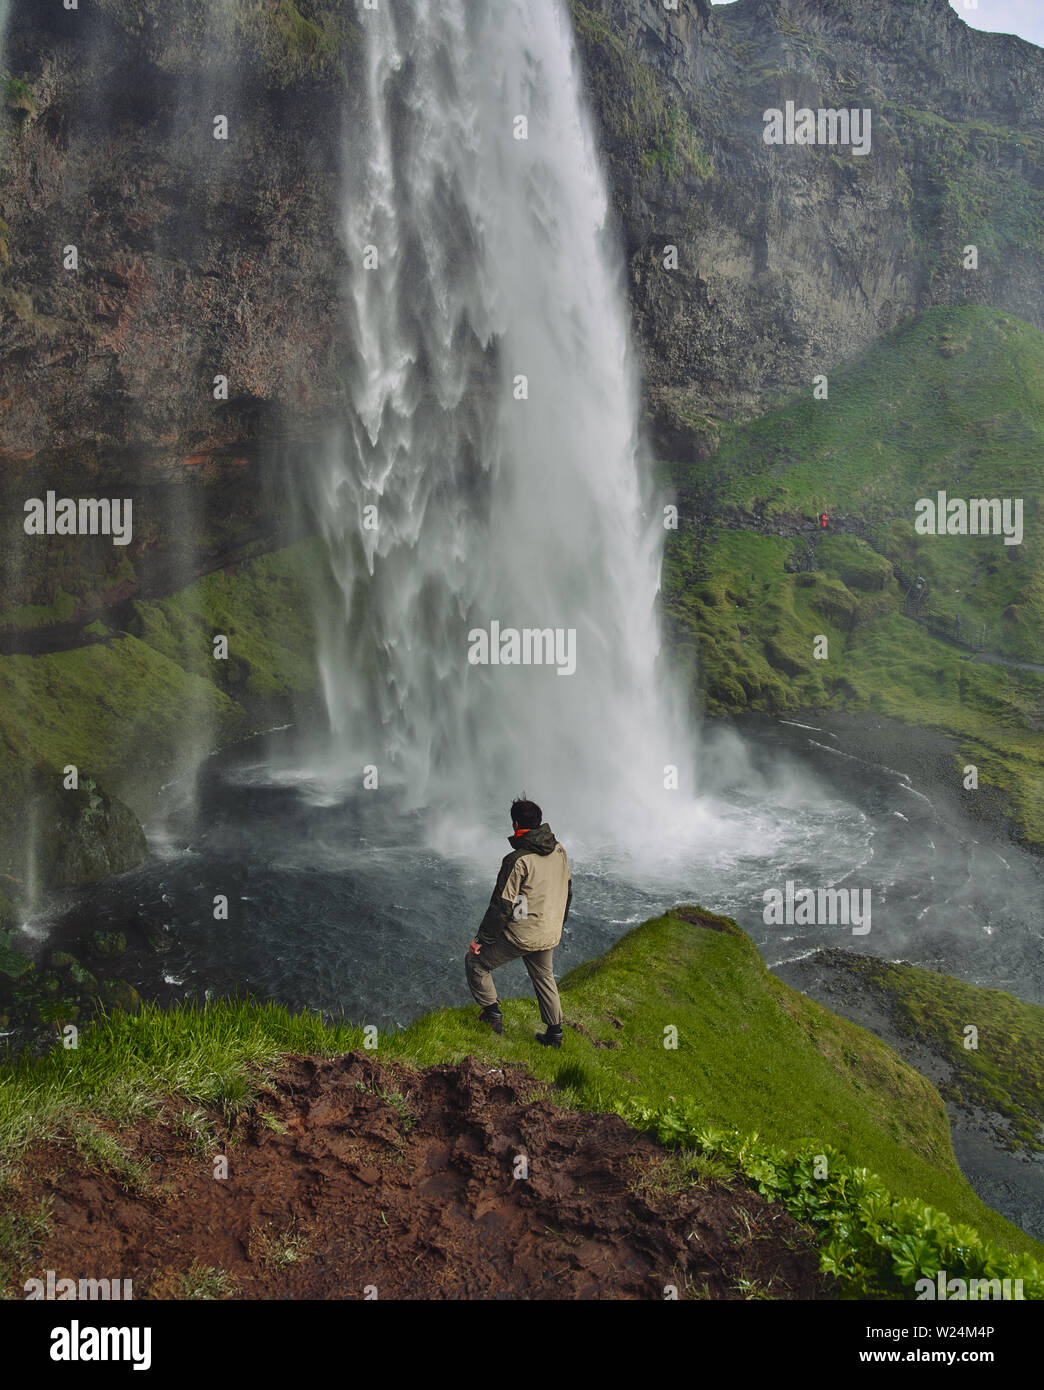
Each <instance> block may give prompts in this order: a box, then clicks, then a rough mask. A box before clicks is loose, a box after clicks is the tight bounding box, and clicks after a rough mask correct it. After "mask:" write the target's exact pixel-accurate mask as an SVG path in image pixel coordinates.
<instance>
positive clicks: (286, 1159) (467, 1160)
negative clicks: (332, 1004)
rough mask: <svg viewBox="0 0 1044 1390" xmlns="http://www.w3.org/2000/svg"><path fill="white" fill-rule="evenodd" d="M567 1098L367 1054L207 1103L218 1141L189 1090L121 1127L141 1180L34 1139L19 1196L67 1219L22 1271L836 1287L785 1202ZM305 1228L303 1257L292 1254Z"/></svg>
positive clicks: (509, 1078)
mask: <svg viewBox="0 0 1044 1390" xmlns="http://www.w3.org/2000/svg"><path fill="white" fill-rule="evenodd" d="M551 1095H553V1090H552V1088H550V1087H549V1086H547V1085H546V1084H545V1083H543V1082H540V1081H537V1080H536V1079H534V1078H533V1077H531V1076H529V1075H528V1074H527V1073H526V1072H524V1071H523V1070H521V1069H519V1068H514V1067H511V1068H504V1069H490V1068H487V1067H486V1066H485V1065H484V1064H481V1063H478V1062H476V1061H475V1060H474V1059H472V1058H466V1059H465V1060H464V1062H463V1063H461V1064H460V1065H459V1066H436V1067H429V1068H427V1069H425V1070H423V1071H414V1070H411V1069H409V1068H407V1067H405V1066H402V1065H399V1064H390V1063H381V1062H377V1061H376V1060H375V1059H374V1058H373V1057H372V1056H371V1055H369V1054H367V1053H363V1052H354V1053H349V1054H347V1055H346V1056H344V1057H341V1058H337V1059H333V1060H327V1059H317V1058H309V1057H293V1058H289V1059H287V1060H286V1061H285V1062H284V1063H283V1064H282V1065H281V1066H280V1068H279V1069H278V1071H277V1072H276V1073H275V1074H274V1075H273V1076H272V1077H271V1078H270V1079H269V1080H268V1081H267V1082H266V1083H265V1084H264V1085H263V1088H262V1090H261V1092H260V1095H259V1097H258V1098H257V1100H256V1102H255V1103H254V1104H252V1105H251V1108H250V1110H249V1111H248V1112H247V1113H245V1114H243V1115H241V1116H240V1117H239V1118H238V1119H237V1120H236V1121H234V1122H233V1123H232V1125H231V1127H230V1128H226V1127H225V1125H224V1123H223V1121H222V1119H221V1117H220V1115H219V1114H217V1113H213V1114H211V1115H210V1116H209V1122H210V1124H211V1126H212V1129H213V1131H214V1132H216V1133H217V1135H218V1142H217V1144H216V1145H214V1146H212V1147H210V1148H209V1150H208V1152H206V1153H204V1152H203V1151H202V1150H201V1147H200V1145H199V1141H198V1139H197V1141H196V1144H195V1147H194V1146H193V1142H192V1139H191V1136H190V1135H188V1134H186V1133H185V1132H184V1128H183V1127H182V1128H181V1129H180V1130H179V1128H178V1120H179V1116H183V1115H184V1111H183V1109H182V1108H180V1107H179V1106H177V1105H175V1104H174V1103H173V1102H172V1103H171V1104H170V1106H169V1107H168V1110H167V1111H166V1113H165V1114H164V1115H163V1116H161V1117H158V1118H156V1119H152V1120H150V1121H148V1122H146V1123H143V1124H141V1125H140V1126H138V1127H136V1128H134V1129H132V1130H126V1131H123V1132H122V1133H120V1134H119V1136H118V1137H119V1140H120V1142H121V1144H122V1145H123V1146H124V1148H125V1149H126V1150H127V1151H128V1153H129V1154H130V1155H131V1156H132V1157H133V1158H135V1159H146V1160H151V1163H150V1164H149V1165H148V1166H149V1168H150V1172H151V1176H150V1177H149V1178H148V1179H147V1181H146V1185H145V1188H144V1190H143V1191H141V1192H134V1191H131V1190H128V1187H127V1185H126V1184H125V1183H123V1182H121V1181H120V1180H119V1179H118V1178H116V1177H115V1176H113V1175H111V1174H110V1173H108V1172H105V1171H101V1170H100V1169H98V1168H96V1167H92V1166H90V1165H88V1164H87V1163H86V1162H85V1160H84V1159H83V1158H82V1157H81V1156H80V1155H79V1154H78V1153H77V1151H76V1149H75V1147H74V1146H73V1145H72V1144H71V1143H61V1142H54V1143H52V1144H50V1145H48V1146H46V1147H43V1148H37V1149H36V1150H34V1151H33V1152H32V1153H31V1154H30V1155H29V1156H28V1162H27V1163H26V1164H24V1165H23V1166H21V1169H20V1171H21V1177H20V1179H19V1195H18V1197H17V1199H16V1205H17V1206H18V1207H19V1208H23V1207H24V1208H26V1209H28V1207H29V1206H30V1204H33V1203H38V1202H39V1200H40V1198H41V1197H50V1198H51V1199H52V1201H53V1218H54V1219H53V1233H52V1234H51V1235H50V1236H49V1237H48V1238H47V1240H46V1241H45V1242H44V1244H43V1245H42V1246H41V1247H40V1248H39V1250H38V1251H37V1252H36V1254H35V1255H34V1258H33V1260H32V1263H31V1266H27V1267H26V1268H25V1269H24V1271H23V1273H22V1275H21V1279H25V1278H28V1277H30V1276H37V1277H43V1273H44V1271H46V1270H48V1269H51V1270H54V1271H55V1272H56V1277H57V1278H59V1279H60V1278H63V1277H74V1278H80V1277H84V1278H86V1277H92V1278H117V1277H119V1278H132V1279H133V1280H134V1296H135V1297H136V1298H139V1299H140V1298H148V1297H152V1298H173V1297H184V1296H185V1289H184V1286H183V1284H182V1279H183V1276H184V1275H185V1274H186V1273H187V1272H188V1270H189V1269H190V1267H191V1266H193V1264H196V1265H198V1266H205V1267H207V1268H209V1269H216V1270H222V1271H225V1272H226V1274H227V1275H229V1276H231V1281H232V1282H231V1284H230V1285H229V1286H228V1290H227V1293H226V1295H225V1296H228V1293H230V1294H231V1296H234V1297H240V1298H297V1299H330V1298H363V1297H365V1296H366V1293H365V1290H366V1288H367V1286H376V1289H377V1296H378V1297H379V1298H381V1299H387V1298H410V1299H421V1298H425V1299H428V1298H432V1299H441V1298H481V1299H601V1298H627V1299H630V1298H634V1299H641V1298H648V1299H662V1298H664V1297H665V1286H667V1285H671V1284H673V1285H675V1286H676V1287H677V1291H678V1297H679V1298H692V1297H710V1298H725V1299H738V1298H744V1297H750V1296H752V1295H757V1296H765V1295H766V1294H767V1295H768V1296H770V1297H775V1298H787V1299H795V1298H822V1297H829V1296H830V1290H829V1288H828V1286H827V1284H826V1281H825V1280H824V1279H823V1278H822V1276H820V1274H819V1273H818V1263H819V1262H818V1258H817V1255H816V1252H815V1249H814V1248H813V1246H812V1243H811V1238H810V1236H809V1233H808V1232H807V1231H805V1230H804V1229H803V1228H802V1227H800V1226H798V1225H796V1224H795V1222H794V1221H793V1220H792V1219H791V1218H790V1217H789V1216H787V1214H786V1213H785V1212H784V1211H783V1210H782V1208H780V1207H779V1206H773V1205H770V1204H768V1203H766V1202H765V1201H763V1199H762V1198H760V1197H759V1196H758V1195H757V1194H755V1193H753V1192H750V1191H749V1190H747V1189H745V1188H742V1187H739V1186H735V1185H723V1184H720V1183H707V1184H704V1185H700V1186H689V1187H687V1188H686V1189H685V1190H684V1191H681V1192H671V1191H669V1190H667V1182H668V1181H669V1179H670V1175H671V1172H672V1160H671V1158H670V1156H669V1155H668V1153H667V1151H666V1150H664V1149H663V1147H662V1146H661V1145H659V1144H658V1143H657V1142H656V1141H655V1140H653V1139H652V1138H650V1137H648V1136H647V1135H644V1134H640V1133H638V1132H637V1131H635V1130H632V1129H630V1128H628V1126H627V1125H626V1124H625V1123H624V1122H623V1120H621V1119H620V1118H619V1117H618V1116H614V1115H590V1114H583V1113H578V1112H576V1111H571V1110H565V1109H562V1108H561V1107H559V1106H557V1105H555V1104H554V1103H553V1102H552V1100H551V1099H549V1097H550V1096H551ZM388 1098H390V1099H388ZM284 1129H285V1133H283V1132H280V1131H282V1130H284ZM216 1152H221V1153H225V1154H226V1155H227V1157H228V1177H227V1179H225V1180H222V1179H220V1178H215V1177H214V1176H213V1175H212V1174H213V1166H212V1163H213V1155H214V1153H216ZM520 1154H524V1155H525V1157H526V1160H527V1163H528V1176H527V1177H524V1178H523V1177H515V1176H514V1173H515V1169H516V1159H517V1156H518V1155H520ZM295 1239H296V1240H298V1241H300V1242H305V1244H304V1245H303V1248H300V1249H299V1250H298V1253H297V1258H296V1259H294V1260H293V1261H283V1260H281V1259H280V1253H281V1251H282V1250H284V1249H285V1248H286V1243H287V1241H288V1240H295ZM18 1292H19V1293H20V1290H19V1291H18ZM369 1296H371V1297H372V1296H373V1293H372V1291H371V1293H370V1295H369Z"/></svg>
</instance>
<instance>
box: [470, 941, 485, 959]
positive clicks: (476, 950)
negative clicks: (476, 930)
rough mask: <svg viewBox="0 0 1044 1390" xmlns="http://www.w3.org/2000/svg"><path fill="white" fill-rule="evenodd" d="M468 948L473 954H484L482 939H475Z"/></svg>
mask: <svg viewBox="0 0 1044 1390" xmlns="http://www.w3.org/2000/svg"><path fill="white" fill-rule="evenodd" d="M468 950H469V951H470V952H471V954H472V955H473V956H480V955H481V954H482V943H481V941H473V942H472V943H471V945H470V946H469V947H468Z"/></svg>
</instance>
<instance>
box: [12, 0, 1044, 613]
mask: <svg viewBox="0 0 1044 1390" xmlns="http://www.w3.org/2000/svg"><path fill="white" fill-rule="evenodd" d="M572 13H573V18H574V22H575V25H576V29H577V34H578V38H579V44H580V50H581V55H582V61H583V65H584V69H585V78H586V83H587V86H588V89H589V92H590V96H591V101H592V105H593V108H594V111H595V114H596V117H597V120H598V122H599V124H600V127H601V132H602V138H603V143H604V148H605V154H606V160H607V165H608V172H609V177H610V182H611V187H612V194H613V201H614V206H615V209H616V213H617V216H618V219H619V226H620V230H621V232H622V236H623V240H624V244H625V247H626V253H627V258H628V269H629V277H630V289H631V296H632V303H633V309H634V319H635V325H636V329H637V335H638V341H639V344H640V350H641V354H642V359H643V365H644V371H645V378H646V389H647V403H648V406H649V410H650V417H651V419H652V421H653V423H654V425H655V427H656V442H657V444H658V447H659V450H660V452H661V453H664V454H667V455H669V456H671V457H675V458H685V457H691V456H696V457H701V456H706V455H707V454H709V453H710V452H712V451H713V448H714V446H715V426H714V421H715V419H718V418H725V417H728V418H733V417H736V416H737V415H746V414H750V413H756V412H757V411H759V410H760V409H761V408H763V406H764V405H765V403H766V402H767V401H768V400H769V399H770V398H772V397H774V396H777V395H779V394H780V393H784V392H789V391H792V390H794V389H796V388H799V387H805V386H808V385H809V384H810V382H811V378H812V376H813V375H814V374H815V373H817V372H829V370H830V369H831V368H832V367H833V366H835V365H836V364H837V363H839V362H841V361H844V360H847V359H849V358H851V357H853V356H855V355H857V354H858V353H859V352H861V351H862V350H864V349H865V347H866V346H867V345H868V344H869V343H871V342H872V341H874V340H875V339H877V338H879V337H880V336H881V335H882V334H883V333H885V332H887V331H889V330H890V329H891V328H893V327H894V326H895V324H896V323H898V322H899V321H900V320H902V319H903V318H905V317H907V316H908V315H909V314H911V313H912V312H915V311H916V310H918V309H921V308H924V307H925V306H927V305H931V304H953V303H963V302H972V303H984V304H992V305H996V306H998V307H1003V308H1007V309H1010V310H1011V311H1013V312H1015V313H1017V314H1019V315H1021V316H1022V317H1025V318H1028V319H1029V320H1030V321H1031V322H1033V323H1036V324H1038V325H1040V324H1041V323H1044V300H1042V295H1041V284H1042V283H1044V278H1042V274H1041V271H1042V269H1044V249H1042V227H1044V54H1042V52H1041V50H1040V49H1037V48H1035V47H1034V46H1033V45H1031V44H1028V43H1025V42H1023V41H1021V40H1018V39H1014V38H1006V37H998V36H992V35H985V34H981V33H977V32H974V31H972V30H970V29H968V28H967V27H966V26H965V25H964V24H963V23H962V22H961V21H960V19H959V18H958V17H957V16H956V14H954V12H953V11H952V10H951V8H950V6H949V5H948V3H947V0H884V3H881V4H878V5H875V6H865V5H861V4H857V3H855V0H737V3H735V4H732V5H729V6H727V7H715V8H714V9H712V8H711V7H710V6H709V5H707V4H706V3H704V0H700V3H698V4H694V3H691V0H679V8H678V11H677V12H673V11H669V10H666V9H664V8H663V7H661V6H659V5H654V4H651V3H639V0H572ZM354 18H355V9H354V5H352V4H350V3H349V0H299V3H298V4H295V3H293V0H266V2H265V3H264V4H263V5H257V4H250V3H247V0H217V2H215V0H208V3H206V4H202V3H198V0H183V3H179V4H175V5H164V4H161V3H160V0H144V3H142V4H139V5H137V6H135V7H133V13H131V11H130V10H129V9H128V7H127V6H125V5H122V4H119V3H117V0H96V3H95V5H93V6H92V7H91V10H90V13H89V14H88V13H87V12H86V10H84V11H80V12H66V11H63V10H61V9H60V8H58V7H51V9H49V10H48V11H46V12H43V11H41V10H40V7H38V6H37V5H35V4H33V3H30V0H14V3H13V10H12V19H11V25H10V32H9V36H8V44H7V54H6V66H7V69H8V72H9V74H10V76H9V78H8V80H7V82H6V87H5V93H4V97H5V111H4V119H5V122H6V126H7V131H6V134H7V139H6V142H5V148H4V152H3V160H2V168H0V218H2V225H0V234H2V241H0V262H2V265H0V313H2V325H0V463H2V473H3V483H4V492H5V498H4V501H5V506H4V513H5V521H4V534H5V541H8V540H10V541H12V542H13V541H14V540H15V535H14V532H13V531H12V534H11V535H10V536H8V535H7V532H8V530H9V529H11V528H12V527H14V528H15V529H16V530H20V520H21V502H22V501H23V500H24V499H25V498H26V497H28V496H33V495H39V493H40V489H42V488H43V487H44V486H58V487H59V488H61V487H63V486H64V487H66V488H67V490H68V491H69V492H70V493H71V494H73V495H75V492H76V491H77V490H78V491H80V492H81V493H82V492H83V491H85V490H86V491H89V492H94V493H97V492H98V491H100V490H102V489H105V490H108V491H109V492H112V493H115V492H116V490H117V489H119V488H120V487H123V488H124V489H125V492H126V493H127V494H129V493H130V492H133V491H138V492H139V494H140V493H141V491H142V490H143V489H145V490H148V489H152V491H149V492H148V502H149V505H148V506H145V507H141V508H139V513H140V515H141V516H142V528H143V529H142V530H141V532H140V533H139V534H138V535H137V536H136V539H135V543H134V544H133V545H132V546H131V547H130V548H129V549H128V550H127V551H126V552H124V553H121V554H120V555H118V556H117V555H113V554H112V553H111V548H110V551H105V552H102V551H101V550H100V551H99V553H98V554H97V555H95V557H94V559H93V561H92V564H91V566H90V570H91V573H90V576H89V577H87V578H85V577H84V576H83V575H81V576H79V577H77V576H76V575H75V574H73V573H71V572H69V573H66V574H65V575H64V578H63V582H62V583H60V582H59V580H58V578H57V577H56V570H55V567H54V565H50V566H49V567H48V572H44V571H43V570H42V569H41V568H40V567H38V566H34V564H33V561H32V557H31V556H27V557H23V559H22V560H21V561H20V563H19V564H18V565H17V566H15V567H14V568H13V569H12V567H11V566H8V568H7V572H6V592H5V593H4V594H3V595H2V598H0V613H2V612H3V611H4V610H6V611H7V613H8V615H9V621H8V622H7V623H6V624H5V626H7V627H8V628H10V627H11V626H12V625H13V626H14V627H15V628H18V627H19V626H20V623H19V621H18V619H17V617H15V618H11V617H10V615H11V612H12V610H16V609H17V608H18V607H19V605H24V604H32V605H35V606H36V607H37V608H38V609H40V610H42V611H43V613H44V618H46V619H47V621H49V622H56V621H58V620H59V618H65V619H66V620H67V619H69V618H70V617H71V616H73V615H75V614H80V615H81V616H86V614H87V613H88V612H89V611H90V609H91V606H92V603H93V604H94V606H95V607H96V606H97V602H98V600H99V599H104V600H107V601H110V602H111V601H116V600H117V599H125V598H127V597H128V596H130V595H134V594H136V593H139V592H141V591H142V590H143V589H144V591H146V592H148V591H149V589H150V585H151V590H152V591H153V592H155V591H159V590H163V589H169V588H170V587H171V586H172V584H173V583H174V582H175V579H177V578H180V579H184V578H186V577H191V574H192V573H194V572H197V571H198V570H200V569H207V568H213V566H214V565H215V564H221V563H223V562H224V561H225V560H226V559H227V557H228V556H230V555H232V554H235V553H237V547H241V546H242V545H243V544H244V543H247V544H248V545H254V546H256V547H261V548H264V547H265V546H267V545H271V544H274V543H276V542H277V540H278V539H279V538H280V530H279V522H280V519H281V516H282V513H283V511H284V510H285V509H284V508H283V507H282V506H281V505H280V504H279V503H278V501H277V502H276V503H275V504H273V502H272V496H271V488H272V487H276V488H277V489H278V487H281V486H283V485H284V484H285V483H286V480H287V477H288V476H289V477H290V478H291V479H292V473H293V465H292V455H293V451H294V450H299V449H301V448H307V447H311V446H312V442H313V441H314V438H315V434H316V430H317V428H318V427H320V426H321V423H322V421H323V420H325V419H326V418H327V417H328V416H330V415H331V414H335V413H336V412H337V411H338V409H339V407H340V404H341V402H342V399H343V396H342V392H343V380H344V370H345V365H346V362H345V356H344V334H343V332H342V326H341V319H340V304H339V286H340V283H341V271H342V268H343V256H344V251H343V248H342V246H341V243H340V239H339V236H338V226H339V209H338V205H337V204H338V190H339V186H340V171H341V169H342V167H343V161H344V160H345V159H346V158H350V157H351V147H352V144H353V130H354V126H353V124H352V111H353V100H352V94H353V91H354V90H355V89H356V87H357V85H358V81H359V80H360V68H359V64H360V61H361V46H360V43H359V37H360V36H359V31H358V28H357V26H356V25H355V23H354ZM788 100H793V101H794V102H795V103H797V105H798V106H802V105H805V106H809V107H812V108H818V107H820V106H823V107H835V108H841V107H847V108H852V107H858V108H864V107H865V108H869V109H870V110H871V112H872V148H871V152H870V153H869V154H868V155H865V156H862V157H861V156H858V155H856V154H854V153H853V152H852V151H851V149H848V148H841V147H835V148H830V147H820V146H816V147H797V146H769V145H766V144H765V142H764V140H763V131H764V121H763V112H764V111H765V110H766V109H768V108H771V107H778V108H783V106H784V104H785V102H786V101H788ZM222 115H223V116H227V117H228V124H229V131H228V133H229V138H228V140H216V139H215V138H214V120H215V118H216V117H219V116H222ZM359 139H360V140H364V139H365V132H362V131H360V132H359ZM968 244H975V245H977V246H978V250H979V268H978V270H974V271H972V270H966V269H965V268H964V265H963V249H964V247H965V246H966V245H968ZM670 245H673V246H676V247H677V268H666V267H665V264H664V261H665V252H664V248H665V247H667V246H670ZM70 246H75V247H76V252H77V257H78V268H77V269H75V270H71V269H68V268H67V263H68V253H67V251H66V248H67V247H70ZM218 376H224V377H227V380H228V399H227V400H224V399H215V396H214V389H215V386H214V383H215V378H216V377H218ZM273 440H277V441H278V440H284V441H286V442H287V444H288V447H289V449H290V451H291V463H290V465H289V467H288V465H287V460H286V457H285V450H284V451H283V453H282V454H281V455H280V456H279V457H278V458H275V457H274V455H275V454H276V453H279V451H278V450H275V451H274V450H273V443H272V441H273ZM87 480H93V483H94V485H93V486H92V487H91V488H89V489H87V488H86V487H85V484H86V481H87ZM266 480H267V481H266ZM215 488H217V489H222V490H223V494H222V496H221V498H220V505H219V506H215V505H213V500H217V498H216V495H215ZM198 489H202V491H203V492H204V493H206V494H208V498H209V499H212V500H207V501H204V500H202V499H199V498H196V497H195V493H196V491H197V490H198ZM192 509H196V510H197V512H205V513H206V514H207V515H209V516H210V517H211V518H218V517H220V518H221V520H220V522H218V523H217V524H216V525H213V526H210V527H202V526H196V527H195V530H196V532H197V533H198V540H197V541H196V542H195V543H194V545H193V546H192V547H190V552H187V553H184V554H180V553H179V552H177V550H176V547H175V548H173V549H172V544H173V543H172V541H171V540H170V538H169V535H168V536H165V535H164V532H168V533H169V532H173V531H175V530H176V529H177V526H178V521H179V519H181V520H183V519H184V517H185V516H186V515H191V514H192ZM146 514H148V516H149V517H150V518H151V524H149V525H147V524H146ZM233 517H234V518H235V520H234V521H233V520H232V518H233ZM77 553H79V552H78V551H77ZM76 563H77V562H76V561H75V559H73V558H72V557H70V560H69V568H70V570H71V569H72V568H73V567H74V566H75V564H76ZM59 568H61V567H59ZM15 571H17V572H15ZM70 598H71V599H72V600H73V603H72V607H71V608H70V605H69V599H70ZM54 605H58V608H59V609H60V611H57V610H56V611H55V612H53V613H51V614H50V615H48V614H47V611H46V610H47V609H48V608H49V607H52V606H54ZM62 605H64V607H62ZM41 620H42V619H41Z"/></svg>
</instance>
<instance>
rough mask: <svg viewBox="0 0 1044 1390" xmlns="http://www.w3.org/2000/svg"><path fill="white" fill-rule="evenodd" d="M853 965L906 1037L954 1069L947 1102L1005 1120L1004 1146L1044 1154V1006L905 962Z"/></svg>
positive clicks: (859, 959)
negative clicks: (885, 1003)
mask: <svg viewBox="0 0 1044 1390" xmlns="http://www.w3.org/2000/svg"><path fill="white" fill-rule="evenodd" d="M851 968H852V969H854V970H855V971H856V972H857V973H858V974H859V975H860V977H861V978H863V979H865V980H866V981H867V982H868V983H869V984H870V985H871V986H873V987H874V988H875V989H877V990H880V991H882V992H883V993H884V994H885V995H886V997H887V999H888V1001H889V1002H890V1004H891V1006H892V1009H893V1011H894V1013H895V1015H896V1017H897V1021H898V1022H899V1026H900V1027H901V1029H902V1031H903V1032H904V1033H906V1034H908V1035H910V1036H913V1037H916V1038H919V1039H921V1040H923V1041H925V1042H927V1043H929V1044H930V1045H931V1046H932V1047H934V1048H935V1049H936V1050H937V1051H938V1052H940V1053H941V1054H942V1055H943V1056H944V1057H945V1058H946V1059H947V1060H948V1061H949V1062H950V1063H951V1064H952V1066H953V1068H954V1079H953V1081H952V1083H951V1084H950V1085H949V1086H947V1087H946V1088H944V1089H943V1092H942V1093H943V1095H944V1096H946V1098H947V1099H952V1100H954V1101H956V1102H958V1103H963V1104H969V1105H978V1106H982V1107H983V1108H984V1109H986V1110H989V1111H994V1112H996V1113H998V1114H1000V1115H1002V1116H1004V1118H1005V1119H1006V1120H1007V1121H1008V1122H1009V1124H1010V1126H1011V1129H1010V1133H1009V1134H1007V1135H1004V1136H1001V1137H1002V1138H1003V1139H1004V1140H1005V1142H1007V1143H1009V1144H1014V1145H1015V1146H1018V1147H1024V1148H1026V1149H1027V1150H1030V1151H1035V1152H1037V1153H1040V1152H1042V1151H1044V1008H1041V1007H1040V1005H1039V1004H1027V1003H1026V1002H1025V1001H1024V1000H1022V999H1016V998H1015V996H1014V995H1013V994H1008V993H1007V992H1006V991H1005V990H1000V989H983V988H981V987H980V986H977V985H970V984H967V983H966V982H965V981H964V980H955V979H952V978H951V977H950V976H948V975H940V974H938V973H937V972H936V971H934V970H922V969H921V968H920V967H918V966H915V965H908V964H906V963H905V962H904V963H895V962H892V961H886V960H877V959H875V958H873V957H870V956H860V957H857V958H856V959H855V960H853V961H852V964H851ZM970 1028H974V1030H975V1031H974V1033H971V1032H969V1029H970Z"/></svg>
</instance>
